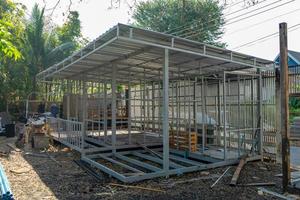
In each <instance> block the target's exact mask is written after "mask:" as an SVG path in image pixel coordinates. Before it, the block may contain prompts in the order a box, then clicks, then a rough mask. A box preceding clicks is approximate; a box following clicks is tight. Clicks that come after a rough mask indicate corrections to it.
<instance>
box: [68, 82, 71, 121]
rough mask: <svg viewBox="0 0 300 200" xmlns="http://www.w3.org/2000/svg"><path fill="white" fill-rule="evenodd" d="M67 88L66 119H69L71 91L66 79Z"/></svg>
mask: <svg viewBox="0 0 300 200" xmlns="http://www.w3.org/2000/svg"><path fill="white" fill-rule="evenodd" d="M67 90H68V93H67V119H68V120H70V95H71V93H72V91H71V83H70V80H67Z"/></svg>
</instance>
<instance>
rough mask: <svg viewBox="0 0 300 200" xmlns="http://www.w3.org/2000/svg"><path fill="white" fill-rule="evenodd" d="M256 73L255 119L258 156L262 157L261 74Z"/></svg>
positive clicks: (258, 70) (259, 72)
mask: <svg viewBox="0 0 300 200" xmlns="http://www.w3.org/2000/svg"><path fill="white" fill-rule="evenodd" d="M257 73H258V74H259V77H258V83H257V100H258V102H257V103H258V104H257V115H258V116H257V119H259V122H258V123H259V138H258V151H259V154H260V155H262V154H263V132H264V130H263V116H262V115H263V112H262V103H263V102H262V101H263V98H262V77H261V76H262V74H261V70H260V69H257Z"/></svg>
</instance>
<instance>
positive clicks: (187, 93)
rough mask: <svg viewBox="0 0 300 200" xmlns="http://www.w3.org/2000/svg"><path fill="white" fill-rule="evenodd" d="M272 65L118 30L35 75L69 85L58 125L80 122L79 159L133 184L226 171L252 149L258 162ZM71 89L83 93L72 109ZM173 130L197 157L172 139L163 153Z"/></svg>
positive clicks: (160, 36) (210, 48)
mask: <svg viewBox="0 0 300 200" xmlns="http://www.w3.org/2000/svg"><path fill="white" fill-rule="evenodd" d="M273 67H274V65H273V62H272V61H268V60H265V59H261V58H256V57H253V56H249V55H244V54H241V53H237V52H233V51H229V50H226V49H222V48H217V47H213V46H210V45H206V44H203V43H199V42H195V41H191V40H187V39H183V38H178V37H174V36H172V35H168V34H163V33H158V32H154V31H149V30H144V29H140V28H136V27H133V26H128V25H123V24H118V25H116V26H115V27H113V28H112V29H110V30H109V31H107V32H106V33H104V34H103V35H102V36H100V37H99V38H97V39H95V40H94V41H92V42H91V43H89V44H88V45H87V46H86V47H85V48H83V49H81V50H80V51H78V52H76V53H74V54H73V55H72V56H70V57H68V58H67V59H65V60H63V61H62V62H60V63H57V64H56V65H54V66H52V67H50V68H48V69H46V70H44V71H43V72H40V73H39V74H38V75H37V78H38V79H39V80H40V81H47V80H48V79H49V78H51V79H59V80H67V88H68V89H67V90H68V91H67V93H66V102H67V103H66V108H65V109H66V115H65V118H66V119H67V120H66V121H64V123H65V122H66V123H67V122H68V121H69V123H70V124H72V123H73V122H72V120H78V121H80V122H81V123H82V125H81V127H82V128H81V132H82V135H81V136H78V141H80V142H78V141H77V142H75V143H74V144H78V148H79V149H80V152H81V155H82V159H83V160H85V161H86V162H88V163H90V164H91V165H94V166H96V167H98V168H99V169H100V170H102V171H104V172H106V173H108V174H110V175H112V176H114V177H115V178H117V179H119V180H121V181H124V182H134V181H140V180H144V179H149V178H154V177H159V176H169V175H172V174H182V173H185V172H191V171H196V170H203V169H208V168H213V167H218V166H222V165H228V164H233V163H236V162H237V161H238V159H239V157H240V156H241V155H242V154H245V153H249V152H250V151H251V153H252V155H253V158H257V156H258V157H260V156H261V155H262V149H263V148H262V145H263V130H264V127H263V125H264V122H263V120H262V119H263V117H262V115H263V109H262V108H263V107H262V106H263V105H262V104H263V101H262V96H263V93H262V89H261V88H262V72H264V71H269V70H273ZM64 82H65V81H64ZM120 85H122V86H123V88H125V93H123V94H122V93H120V92H119V91H118V86H120ZM73 87H76V88H80V89H79V90H77V91H79V93H78V94H79V95H80V97H79V98H77V97H76V106H74V108H72V107H71V106H70V104H71V97H70V94H71V93H72V91H73V89H72V88H73ZM95 88H97V89H96V91H97V92H94V89H95ZM93 101H94V102H97V104H95V105H96V106H94V107H93V106H92V104H93V103H92V102H93ZM124 105H126V106H125V115H124V113H123V114H120V113H122V112H123V111H124V109H123V108H124ZM78 107H80V110H78V109H79V108H78ZM74 109H75V112H73V113H75V114H72V112H71V111H72V110H74ZM91 113H92V114H91ZM95 113H96V114H95ZM212 113H213V114H212ZM235 113H237V115H236V114H235ZM245 113H248V114H245ZM242 114H244V117H243V116H241V115H242ZM123 116H125V117H123ZM242 120H243V123H242V122H241V121H242ZM213 121H215V122H213ZM241 124H243V125H241ZM209 126H213V131H214V132H213V134H212V142H211V141H208V139H209V138H210V137H209V135H210V134H211V133H210V132H209ZM66 127H68V125H66ZM66 130H68V129H66ZM59 131H61V130H58V131H56V132H59ZM122 131H123V132H122ZM170 132H173V133H174V134H175V135H176V134H177V138H179V132H185V133H186V134H187V135H188V138H189V139H190V138H191V132H196V133H197V134H198V138H199V139H201V143H198V144H197V151H196V152H192V148H191V146H192V144H191V142H190V140H189V143H188V144H186V149H185V150H182V149H180V148H179V140H178V139H177V148H170V146H169V145H170V141H169V133H170ZM67 135H68V134H67ZM79 137H80V138H79ZM150 138H151V139H150ZM120 141H121V142H120ZM65 144H67V143H65ZM74 144H72V145H74ZM175 145H176V144H175ZM69 146H71V145H69ZM220 147H222V149H221V150H220ZM78 148H76V149H78ZM210 148H211V149H212V150H210ZM252 150H253V151H252ZM107 162H109V163H111V164H113V165H114V166H118V167H120V168H122V170H119V171H118V170H116V169H113V168H114V167H111V165H107Z"/></svg>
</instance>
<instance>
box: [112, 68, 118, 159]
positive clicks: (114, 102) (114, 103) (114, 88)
mask: <svg viewBox="0 0 300 200" xmlns="http://www.w3.org/2000/svg"><path fill="white" fill-rule="evenodd" d="M116 73H117V69H116V65H112V83H111V89H112V102H111V134H112V137H111V144H112V149H113V154H115V153H116V134H117V126H116V117H117V113H116V109H117V95H116V93H117V86H116V84H117V83H116Z"/></svg>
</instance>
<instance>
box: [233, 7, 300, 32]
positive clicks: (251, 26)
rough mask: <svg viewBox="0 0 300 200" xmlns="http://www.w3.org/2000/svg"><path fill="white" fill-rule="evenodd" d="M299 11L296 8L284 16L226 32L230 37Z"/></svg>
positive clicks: (299, 9)
mask: <svg viewBox="0 0 300 200" xmlns="http://www.w3.org/2000/svg"><path fill="white" fill-rule="evenodd" d="M299 11H300V8H297V9H295V10H292V11H290V12H286V13H284V14H281V15H277V16H275V17H271V18H269V19H266V20H263V21H261V22H258V23H255V24H251V25H248V26H245V27H243V28H240V29H237V30H234V31H232V32H228V33H227V34H229V35H230V36H231V35H234V34H235V33H238V32H241V31H244V30H248V29H251V28H253V27H255V26H257V25H260V24H263V23H266V22H269V21H272V20H274V19H276V18H279V17H283V16H286V15H289V14H292V13H295V12H299Z"/></svg>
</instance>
